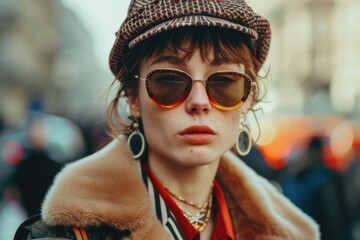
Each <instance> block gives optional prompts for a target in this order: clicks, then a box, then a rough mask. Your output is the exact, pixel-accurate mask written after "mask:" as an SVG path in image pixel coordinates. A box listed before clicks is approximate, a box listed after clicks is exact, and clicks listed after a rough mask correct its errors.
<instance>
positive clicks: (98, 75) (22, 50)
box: [0, 0, 106, 126]
mask: <svg viewBox="0 0 360 240" xmlns="http://www.w3.org/2000/svg"><path fill="white" fill-rule="evenodd" d="M104 76H106V74H105V73H104V72H103V71H102V70H101V69H100V67H99V66H98V65H97V64H96V63H95V59H94V54H93V47H92V40H91V36H90V35H89V33H88V32H87V30H86V29H85V28H84V26H83V25H82V23H81V22H80V21H79V19H78V18H77V17H76V16H75V15H74V14H73V12H72V11H70V10H69V9H67V8H66V7H64V6H63V4H62V2H61V1H56V0H50V1H49V0H32V1H26V0H2V1H0V85H1V88H0V117H2V118H3V121H4V122H5V125H9V126H11V125H14V124H17V122H18V121H19V120H20V119H21V118H22V117H23V116H24V114H26V112H27V111H28V110H29V108H30V109H35V110H45V111H50V112H51V113H54V114H61V115H65V116H68V117H71V118H87V117H89V118H91V117H93V116H90V115H96V114H99V112H101V110H100V108H97V107H98V106H100V104H98V103H97V102H98V100H99V96H101V94H102V92H100V91H99V89H104V88H103V86H101V83H102V82H106V81H104ZM99 84H100V85H99ZM101 107H103V106H102V105H101ZM84 109H87V110H86V111H84Z"/></svg>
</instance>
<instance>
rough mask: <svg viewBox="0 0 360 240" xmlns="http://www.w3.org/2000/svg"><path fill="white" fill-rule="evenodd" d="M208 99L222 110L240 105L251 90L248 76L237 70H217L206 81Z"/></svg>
mask: <svg viewBox="0 0 360 240" xmlns="http://www.w3.org/2000/svg"><path fill="white" fill-rule="evenodd" d="M206 86H207V91H208V95H209V98H210V101H211V102H212V104H213V105H214V106H216V107H217V108H219V109H223V110H232V109H236V108H238V107H240V106H241V105H242V104H243V103H244V102H245V101H246V99H247V97H248V96H249V94H250V91H251V80H250V78H249V77H248V76H247V75H245V74H241V73H237V72H218V73H214V74H212V75H211V76H210V77H209V78H208V81H207V82H206Z"/></svg>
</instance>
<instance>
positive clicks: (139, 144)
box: [127, 122, 145, 159]
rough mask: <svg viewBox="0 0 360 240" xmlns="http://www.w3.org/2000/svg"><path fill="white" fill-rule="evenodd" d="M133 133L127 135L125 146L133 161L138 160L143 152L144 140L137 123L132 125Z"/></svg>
mask: <svg viewBox="0 0 360 240" xmlns="http://www.w3.org/2000/svg"><path fill="white" fill-rule="evenodd" d="M133 128H134V131H133V132H132V133H131V134H130V135H129V137H128V140H127V144H128V146H129V148H130V150H131V153H132V155H133V157H134V158H135V159H138V158H140V157H141V156H142V155H143V153H144V151H145V138H144V135H143V134H142V132H140V130H139V123H137V122H134V123H133Z"/></svg>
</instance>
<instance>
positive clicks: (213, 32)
mask: <svg viewBox="0 0 360 240" xmlns="http://www.w3.org/2000/svg"><path fill="white" fill-rule="evenodd" d="M251 48H252V47H251V39H250V37H249V36H247V35H245V34H243V33H240V32H238V31H235V30H230V29H224V28H216V27H186V28H178V29H175V30H169V31H165V32H162V33H160V34H158V35H156V36H155V37H151V38H149V39H147V40H145V41H144V42H143V43H140V44H139V46H137V47H135V48H134V51H135V52H137V53H138V54H139V55H138V56H143V57H144V59H148V58H151V57H153V56H156V55H162V54H164V53H170V54H176V55H179V54H181V55H183V57H184V59H189V58H191V56H192V54H193V53H194V52H195V50H199V51H200V55H201V58H202V60H210V59H213V61H215V62H219V63H221V62H231V63H241V64H244V66H245V68H246V69H247V70H252V69H253V68H254V66H253V65H254V64H253V59H254V58H253V56H252V54H251Z"/></svg>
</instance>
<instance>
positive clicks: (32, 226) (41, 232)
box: [14, 215, 130, 240]
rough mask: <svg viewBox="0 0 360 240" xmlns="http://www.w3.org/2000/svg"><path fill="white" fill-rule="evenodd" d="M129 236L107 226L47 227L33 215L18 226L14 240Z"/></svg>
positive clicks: (116, 237) (95, 238) (119, 237)
mask: <svg viewBox="0 0 360 240" xmlns="http://www.w3.org/2000/svg"><path fill="white" fill-rule="evenodd" d="M129 235H130V232H129V231H119V230H117V229H115V228H113V227H111V226H109V225H101V226H88V227H85V228H79V227H76V226H63V225H49V224H47V223H46V222H45V221H43V220H42V219H41V217H40V215H35V216H33V217H30V218H29V219H27V220H25V221H24V222H23V223H22V224H21V225H20V226H19V228H18V229H17V231H16V233H15V236H14V240H30V239H48V240H87V239H92V240H100V239H101V240H113V239H119V240H121V239H123V238H125V237H128V236H129Z"/></svg>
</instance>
